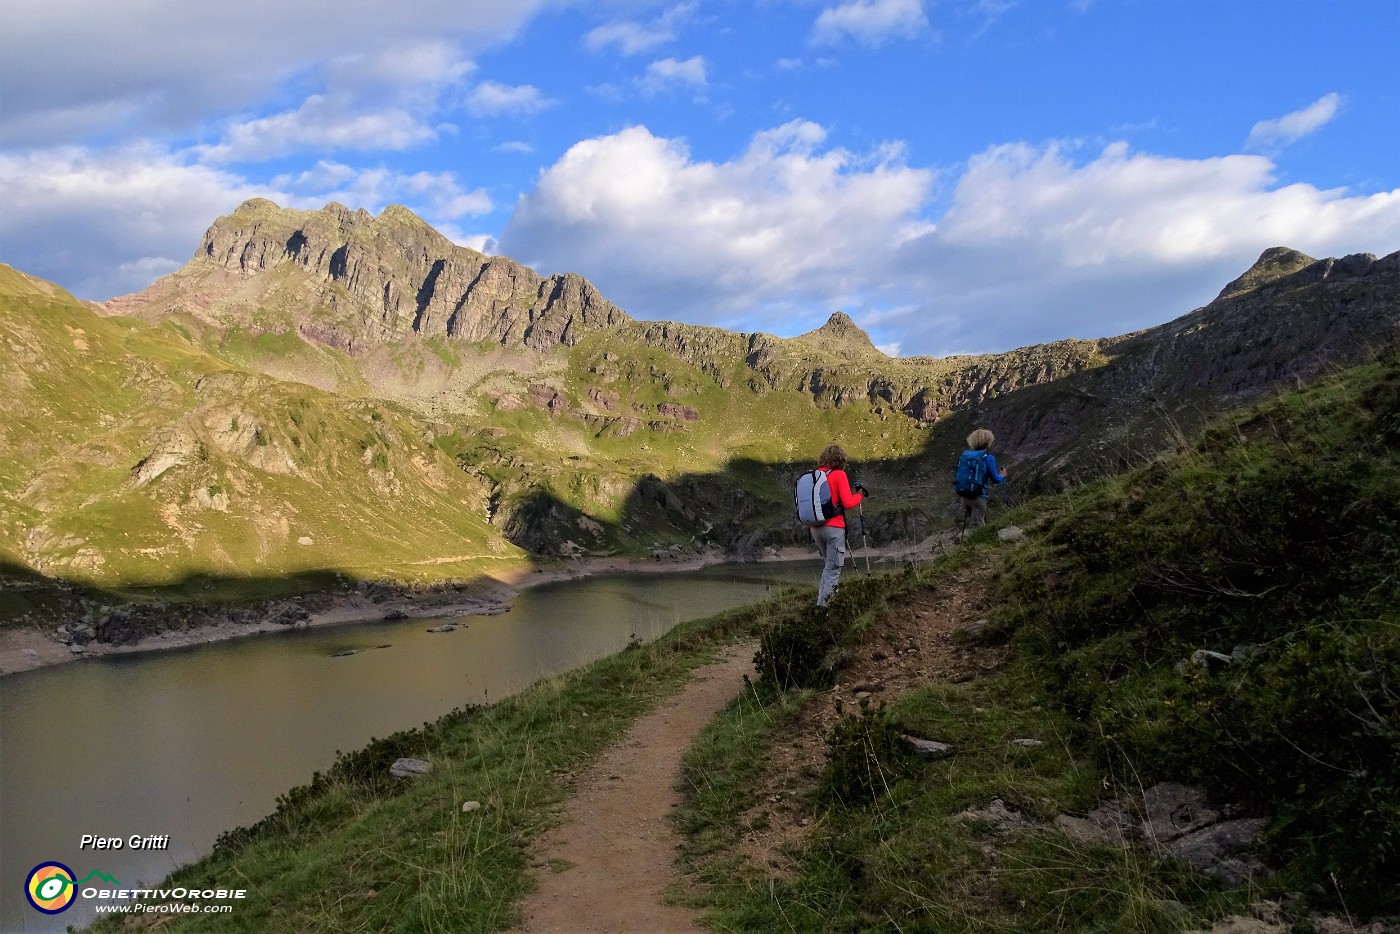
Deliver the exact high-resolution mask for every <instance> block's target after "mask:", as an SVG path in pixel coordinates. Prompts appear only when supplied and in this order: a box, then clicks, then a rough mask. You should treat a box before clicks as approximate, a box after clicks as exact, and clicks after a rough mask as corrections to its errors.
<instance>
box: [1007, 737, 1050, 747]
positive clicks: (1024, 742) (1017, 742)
mask: <svg viewBox="0 0 1400 934" xmlns="http://www.w3.org/2000/svg"><path fill="white" fill-rule="evenodd" d="M1011 745H1013V746H1020V747H1021V748H1022V749H1036V748H1038V747H1040V746H1044V745H1045V740H1043V739H1013V740H1012V741H1011Z"/></svg>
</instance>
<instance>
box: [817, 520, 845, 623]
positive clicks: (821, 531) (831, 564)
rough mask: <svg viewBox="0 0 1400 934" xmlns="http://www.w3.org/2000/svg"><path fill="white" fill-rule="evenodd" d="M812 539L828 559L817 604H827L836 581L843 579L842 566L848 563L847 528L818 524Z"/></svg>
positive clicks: (818, 592)
mask: <svg viewBox="0 0 1400 934" xmlns="http://www.w3.org/2000/svg"><path fill="white" fill-rule="evenodd" d="M812 541H814V542H816V543H817V551H819V552H821V556H822V558H823V559H824V560H825V561H826V565H825V566H824V567H823V568H822V582H821V586H820V587H819V588H818V589H817V606H826V601H828V600H830V599H831V592H832V591H833V590H835V589H836V582H837V581H839V580H840V579H841V568H843V567H844V566H845V564H846V530H845V529H843V528H838V527H836V526H831V525H823V526H818V527H817V528H815V529H813V530H812Z"/></svg>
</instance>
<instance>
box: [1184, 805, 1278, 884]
mask: <svg viewBox="0 0 1400 934" xmlns="http://www.w3.org/2000/svg"><path fill="white" fill-rule="evenodd" d="M1268 824H1269V822H1268V821H1267V820H1265V819H1263V818H1259V817H1245V818H1239V819H1237V820H1227V821H1223V822H1221V823H1219V824H1212V825H1211V826H1209V827H1205V828H1202V829H1201V830H1197V831H1195V832H1193V833H1189V834H1187V835H1186V836H1184V837H1180V838H1178V839H1176V840H1173V841H1172V842H1171V843H1168V844H1167V845H1166V846H1164V847H1163V849H1164V850H1166V852H1168V853H1170V854H1171V855H1172V856H1174V857H1175V858H1177V859H1179V860H1181V861H1182V862H1183V863H1187V864H1189V865H1191V866H1195V867H1196V868H1197V869H1199V870H1201V871H1202V872H1204V873H1206V874H1207V875H1211V876H1214V877H1215V878H1217V879H1220V880H1221V881H1223V882H1226V883H1228V884H1230V885H1241V884H1243V883H1244V882H1246V881H1248V880H1249V879H1250V878H1251V877H1254V876H1258V875H1262V874H1263V873H1264V872H1265V871H1267V870H1266V867H1265V866H1264V864H1263V863H1262V862H1261V861H1260V860H1259V858H1258V857H1257V856H1255V855H1254V854H1252V853H1246V852H1244V851H1245V850H1246V849H1248V848H1249V847H1250V846H1252V845H1253V844H1254V843H1255V841H1257V840H1258V839H1259V836H1260V834H1262V833H1263V832H1264V828H1265V827H1266V826H1268Z"/></svg>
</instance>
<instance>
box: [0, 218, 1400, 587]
mask: <svg viewBox="0 0 1400 934" xmlns="http://www.w3.org/2000/svg"><path fill="white" fill-rule="evenodd" d="M11 278H12V279H13V280H14V281H13V282H9V280H6V281H7V282H8V285H7V286H6V288H5V289H3V290H0V292H2V293H3V294H0V305H3V306H4V307H3V308H0V311H4V313H5V315H8V317H5V318H0V325H4V327H5V328H6V329H7V333H9V334H11V335H12V337H11V338H10V340H11V341H12V342H18V344H17V346H23V347H25V348H26V349H25V354H26V355H27V356H26V359H28V360H30V361H31V362H30V363H29V364H26V365H25V366H24V367H22V368H13V369H12V370H7V371H5V372H3V373H0V376H3V378H4V380H5V385H7V386H10V387H11V389H12V390H13V391H12V393H11V395H12V396H13V397H14V398H15V399H16V400H18V401H17V402H16V406H15V408H16V413H17V414H16V416H15V417H14V418H12V419H11V424H10V425H9V426H8V428H5V427H0V438H4V439H6V440H7V441H9V442H13V443H12V444H11V455H12V456H10V457H9V458H0V507H3V508H0V530H8V531H5V534H6V535H9V536H10V539H11V546H7V547H8V549H9V550H8V553H9V554H10V555H12V556H13V557H14V558H15V559H16V561H17V562H19V563H24V564H26V565H28V566H29V567H32V568H37V567H43V568H46V569H52V570H54V571H55V572H61V573H71V572H73V571H75V570H85V571H86V572H89V573H91V574H93V575H100V574H102V573H105V574H108V575H109V576H125V577H129V576H130V575H132V574H136V573H138V572H139V573H141V574H144V575H147V576H148V577H149V579H152V580H157V579H160V580H164V579H174V578H178V576H179V574H180V573H183V570H182V569H184V568H186V567H187V566H190V565H189V562H193V563H194V565H197V566H200V567H208V568H219V569H231V568H233V567H235V566H236V565H237V564H238V563H239V562H240V561H242V560H243V559H242V557H240V556H241V555H252V556H255V560H257V561H259V562H268V564H269V568H270V570H271V572H272V573H276V568H277V567H282V566H284V565H285V566H286V567H296V568H298V569H301V568H305V567H307V566H309V565H310V564H317V563H318V562H322V563H320V564H319V565H318V566H321V567H330V566H345V565H346V564H353V565H354V566H355V567H356V569H357V571H356V573H362V572H363V573H368V572H369V571H370V570H372V568H373V567H374V566H375V564H376V562H381V561H384V562H386V563H385V566H384V573H386V574H390V575H398V576H410V577H414V578H416V577H418V576H421V575H423V574H428V575H431V574H432V573H435V571H434V570H433V569H439V570H444V572H445V569H446V568H448V567H449V566H450V565H452V564H453V563H454V562H455V563H456V565H457V566H456V567H455V569H454V570H453V573H454V574H457V575H458V576H461V575H463V574H465V573H467V572H468V571H469V569H470V568H472V567H477V566H481V565H482V564H483V562H486V563H490V562H498V561H507V562H509V561H516V560H520V559H521V558H522V557H524V555H523V553H522V552H519V551H516V550H515V548H520V549H524V552H527V553H529V554H530V555H533V556H563V555H578V554H585V553H591V554H616V553H624V554H647V553H655V554H665V555H671V554H675V553H677V550H678V549H679V550H680V551H681V552H684V551H686V550H691V551H694V550H707V551H708V550H719V551H723V552H727V553H730V554H735V555H740V556H743V555H750V554H753V553H754V551H755V550H757V549H760V548H763V547H766V546H770V545H781V544H796V543H798V542H799V541H800V539H801V538H802V530H801V529H800V528H797V527H795V526H794V525H793V523H792V521H791V517H790V516H789V512H790V509H789V507H788V505H787V503H786V499H787V491H786V486H787V485H788V482H789V481H788V474H789V473H790V472H791V471H792V470H793V469H794V467H795V465H797V464H801V463H806V462H807V461H808V460H809V459H810V458H811V457H812V456H813V455H814V453H815V452H816V451H817V450H820V448H821V446H823V445H825V444H826V443H829V442H830V441H831V440H832V439H837V440H840V441H841V442H842V443H843V444H845V445H846V446H847V448H848V450H850V451H851V453H852V456H853V457H854V458H855V459H856V461H857V462H858V463H859V464H860V465H861V467H860V469H861V473H862V475H863V477H864V479H865V480H866V482H867V484H868V485H869V486H871V487H872V488H874V489H878V490H879V491H880V495H879V496H878V497H877V498H876V499H873V500H872V502H871V504H870V506H869V507H868V508H867V509H866V510H865V512H866V517H867V518H868V520H869V522H870V525H869V532H870V539H871V541H872V542H875V543H882V542H889V541H894V540H910V539H914V540H917V539H920V538H923V537H924V536H925V535H926V534H928V532H929V531H930V530H931V529H933V528H935V527H937V525H938V523H939V521H940V514H941V512H942V510H943V507H944V506H945V505H946V503H945V500H946V499H947V498H948V496H949V495H950V494H948V493H947V476H946V475H947V473H948V471H949V470H951V465H952V463H953V462H954V461H955V460H956V454H957V452H958V451H959V450H960V449H961V446H962V438H963V437H964V436H965V435H966V433H967V431H968V430H969V429H970V428H972V427H974V426H976V425H987V426H990V427H992V428H993V429H994V430H995V431H996V433H997V438H998V445H997V447H998V453H999V454H1000V455H1001V456H1002V459H1003V461H1004V462H1005V463H1007V464H1008V465H1009V466H1011V468H1012V470H1013V475H1014V477H1015V483H1014V485H1013V487H1014V488H1013V490H1012V492H1013V493H1014V492H1015V491H1021V492H1022V493H1024V492H1026V491H1033V490H1037V489H1054V488H1059V487H1061V486H1063V485H1065V484H1072V483H1076V482H1079V481H1080V480H1082V479H1084V478H1085V477H1087V476H1092V475H1096V474H1101V473H1104V472H1109V471H1114V470H1118V469H1121V468H1122V467H1123V466H1124V465H1128V464H1133V463H1139V462H1141V461H1143V460H1145V459H1149V458H1151V457H1154V456H1155V455H1156V454H1157V453H1159V452H1161V451H1163V450H1166V449H1168V448H1170V447H1171V446H1173V445H1174V444H1176V443H1177V442H1178V441H1179V440H1180V439H1181V438H1182V437H1183V436H1185V435H1189V434H1190V433H1191V432H1192V431H1194V429H1195V428H1196V427H1197V426H1199V425H1200V424H1202V423H1203V422H1204V421H1205V420H1207V419H1209V418H1210V417H1212V416H1213V415H1214V414H1216V413H1218V412H1220V411H1222V410H1223V409H1225V408H1227V407H1230V406H1234V405H1237V404H1240V403H1243V402H1246V401H1249V400H1250V399H1252V398H1255V397H1257V396H1259V395H1261V394H1264V393H1267V392H1269V391H1271V390H1272V389H1273V388H1275V387H1281V386H1291V385H1295V384H1297V383H1298V382H1300V381H1304V380H1307V379H1309V378H1310V377H1311V376H1313V375H1315V374H1316V373H1318V372H1320V371H1322V370H1324V369H1326V368H1328V367H1334V366H1340V365H1345V364H1348V363H1351V362H1355V361H1359V360H1361V359H1365V358H1366V357H1367V356H1369V355H1370V354H1372V353H1373V352H1374V351H1375V350H1377V349H1378V348H1380V347H1383V346H1385V345H1387V344H1389V343H1392V342H1394V341H1395V340H1397V338H1400V254H1392V255H1390V256H1387V257H1384V258H1382V259H1377V258H1375V257H1372V256H1369V255H1364V254H1363V255H1355V256H1348V257H1343V258H1341V259H1324V260H1313V259H1312V258H1310V257H1307V256H1304V255H1303V254H1301V253H1297V252H1296V251H1292V250H1288V249H1284V248H1278V249H1273V250H1269V251H1266V252H1265V254H1264V255H1263V256H1262V257H1261V258H1260V260H1259V262H1258V263H1256V264H1255V265H1254V266H1253V267H1251V269H1249V270H1247V271H1246V272H1245V273H1244V274H1243V275H1241V276H1240V277H1239V278H1237V279H1236V280H1235V281H1233V282H1231V283H1230V284H1229V285H1227V286H1226V287H1225V288H1224V289H1223V290H1222V292H1221V295H1220V296H1219V297H1218V298H1217V299H1215V300H1214V301H1212V302H1211V303H1210V304H1209V305H1207V306H1205V307H1203V308H1200V309H1196V310H1195V311H1192V312H1190V313H1189V314H1187V315H1184V316H1183V317H1181V318H1179V319H1177V320H1175V321H1172V322H1168V323H1166V324H1163V325H1159V326H1158V327H1155V328H1150V329H1147V330H1144V331H1140V332H1138V333H1135V334H1130V335H1123V336H1118V337H1109V338H1103V339H1098V340H1065V341H1059V342H1055V343H1052V344H1045V345H1038V346H1032V347H1024V348H1019V349H1016V350H1012V351H1008V352H1006V353H999V354H987V355H980V356H961V357H950V358H946V359H937V358H929V357H915V358H891V357H888V356H886V355H884V354H882V353H881V352H880V351H879V350H878V349H876V348H875V347H874V346H873V345H872V344H871V342H870V339H869V337H868V336H867V335H866V334H864V332H862V331H861V330H860V329H859V328H858V327H857V326H856V325H855V323H854V322H853V321H851V319H850V318H849V317H848V316H846V315H844V314H840V313H838V314H836V315H833V316H832V318H831V320H830V321H828V322H827V323H826V324H825V325H823V326H822V327H820V328H817V329H815V330H814V331H811V332H809V333H807V334H803V335H800V336H798V337H793V338H779V337H775V336H773V335H770V334H763V333H752V334H743V333H735V332H730V331H726V330H723V329H720V328H714V327H701V326H694V325H686V324H679V323H676V322H666V321H639V320H635V319H633V318H631V317H630V316H628V315H627V314H626V313H625V312H623V311H622V310H620V309H618V308H617V307H616V306H615V305H612V304H611V303H610V302H608V301H607V300H606V299H605V298H604V297H603V296H602V295H601V294H600V293H599V292H598V290H597V289H596V288H594V287H593V286H592V285H591V284H589V283H588V282H587V281H586V280H584V279H582V278H581V277H579V276H577V275H572V274H566V275H557V276H549V277H545V276H540V275H538V274H536V273H535V272H533V271H532V270H530V269H528V268H526V267H524V266H521V265H519V264H517V263H515V262H513V261H511V260H509V259H507V258H504V257H488V256H485V255H483V254H480V253H477V252H475V251H472V250H468V249H465V248H463V247H459V246H456V245H454V244H452V243H451V242H450V241H448V240H447V239H446V238H444V237H442V236H441V235H440V234H438V233H437V232H436V231H434V230H432V228H430V227H429V226H428V225H426V224H425V223H423V222H422V221H421V220H419V219H418V218H417V217H415V216H414V215H413V214H412V213H411V212H409V211H407V210H405V209H402V208H389V209H386V210H385V211H383V212H382V213H381V214H380V215H379V216H378V217H373V216H371V215H369V214H368V213H367V212H364V211H353V212H352V211H350V210H348V209H346V208H344V207H343V206H340V205H330V206H327V207H326V208H325V209H323V210H321V211H293V210H287V209H283V208H280V207H278V206H276V205H274V204H272V203H271V202H268V201H261V200H254V201H251V202H248V203H246V204H244V205H243V206H242V207H240V208H239V209H238V210H237V211H235V212H234V213H233V214H231V215H229V216H227V217H223V218H220V219H218V220H217V221H216V222H215V223H214V224H213V225H212V226H211V227H210V229H209V232H208V233H207V234H206V236H205V237H204V238H203V240H202V242H201V244H200V246H199V248H198V249H197V251H196V255H195V257H194V258H193V259H192V260H191V262H190V263H189V264H187V265H186V266H185V267H184V268H182V269H181V270H179V271H177V272H175V273H173V274H172V275H170V276H167V277H165V278H164V279H161V280H159V281H157V282H156V283H153V284H152V285H151V286H150V287H149V288H147V289H146V290H144V291H143V292H141V293H138V294H136V295H132V296H125V297H122V298H119V299H114V300H112V301H110V302H107V303H105V305H103V306H102V307H101V309H100V310H101V312H102V313H103V315H105V317H97V316H94V315H92V314H91V311H90V310H87V309H82V308H81V305H80V303H77V302H75V301H73V300H72V299H71V297H66V296H63V295H62V294H61V290H58V289H56V287H50V289H49V290H48V291H46V290H45V289H44V288H42V287H41V286H42V285H45V284H38V285H36V284H35V283H34V282H33V281H32V280H28V279H26V278H23V277H21V276H20V274H18V273H15V274H14V275H13V276H11ZM85 315H86V316H88V317H85ZM72 335H77V336H72ZM88 370H90V371H91V372H92V375H93V376H97V377H100V379H97V380H96V381H95V380H94V379H93V378H91V377H87V378H84V377H83V376H82V374H83V373H84V372H86V371H88ZM64 374H67V376H64ZM60 377H63V378H60ZM68 377H71V378H68ZM269 377H272V378H271V379H269ZM98 383H100V384H101V385H103V386H106V387H108V389H107V390H105V391H104V392H105V394H102V393H99V394H94V393H93V391H92V388H93V386H94V385H97V384H98ZM55 413H59V414H61V415H62V417H61V418H58V419H55ZM92 424H101V425H103V426H104V427H105V429H106V431H107V436H108V437H110V438H114V439H115V438H118V437H119V438H120V441H119V442H116V441H113V442H111V443H107V444H105V445H103V446H102V450H101V452H100V454H99V453H95V452H94V448H95V447H97V445H96V444H95V442H94V440H93V438H92V437H91V431H90V427H89V426H91V425H92ZM114 430H115V431H117V432H118V434H114ZM88 461H91V463H92V464H94V465H96V466H97V467H98V468H100V470H102V471H104V473H102V474H101V476H102V477H104V478H106V479H104V480H103V481H102V483H96V482H94V481H91V480H88V481H80V478H79V477H78V476H77V475H75V474H74V470H73V465H75V464H81V463H85V462H88ZM454 467H455V468H456V469H455V470H454V469H453V468H454ZM444 469H445V470H447V471H448V472H449V474H450V475H449V474H444V473H443V471H444ZM85 484H86V485H85ZM103 484H105V486H104V485H103ZM298 491H300V492H298ZM304 496H312V497H313V498H315V499H316V501H317V502H321V501H325V502H327V503H333V504H335V507H334V508H335V509H336V510H340V511H343V510H345V509H349V510H350V512H351V513H353V515H351V514H350V513H347V519H346V520H344V521H342V522H341V523H340V526H346V527H347V528H348V527H349V526H348V525H347V524H346V523H347V522H348V523H351V524H354V525H355V526H356V527H359V528H364V529H373V528H383V529H387V528H390V527H393V528H395V529H396V532H395V533H394V535H393V536H392V539H385V540H384V541H377V540H376V537H375V536H374V535H370V536H363V535H357V536H350V537H346V536H344V535H341V534H340V530H339V527H338V526H337V525H335V524H334V523H333V524H330V525H324V524H318V523H317V522H315V521H311V519H312V516H311V513H310V512H308V511H306V510H304V509H303V508H302V506H301V505H300V498H301V497H304ZM443 496H446V497H447V499H448V500H449V501H451V502H452V504H453V505H452V506H451V507H450V508H445V507H443V506H441V505H435V503H437V501H438V500H439V499H440V498H441V497H443ZM7 504H8V505H7ZM95 506H98V507H100V508H94V507H95ZM104 509H105V510H109V511H112V512H113V513H114V514H115V513H120V514H121V515H123V516H124V517H125V518H123V519H122V522H123V523H125V525H121V524H117V523H114V522H113V521H112V520H111V519H110V518H104V515H103V510H104ZM56 511H57V512H61V513H62V515H61V516H59V517H56V516H55V515H53V513H55V512H56ZM407 512H414V513H415V514H417V515H419V516H420V518H417V519H414V520H413V521H406V520H405V519H404V518H403V517H404V516H405V515H406V513H407ZM449 516H450V517H451V518H450V519H448V517H449ZM298 517H300V518H298ZM435 517H440V518H442V519H444V520H448V521H447V522H446V526H445V527H446V528H447V529H449V530H448V531H445V532H444V531H442V529H443V528H444V526H443V522H441V521H439V518H435ZM429 524H431V525H432V526H433V527H435V528H439V532H438V533H437V537H436V538H435V539H434V541H433V544H432V549H431V551H432V554H433V555H434V556H436V557H432V556H430V559H431V560H430V563H429V564H428V565H423V564H422V563H421V562H419V561H417V560H416V559H413V558H412V555H413V554H414V552H415V550H421V545H419V544H415V540H416V535H417V534H418V532H416V531H414V530H421V529H423V528H426V527H427V526H428V525H429ZM137 527H139V528H140V539H141V541H140V543H139V545H138V544H137V543H136V542H135V541H134V540H135V539H136V538H137V535H136V533H135V529H136V528H137ZM452 529H456V530H459V531H451V530H452ZM466 529H470V534H468V533H466V532H463V531H460V530H466ZM117 530H124V531H121V532H120V535H118V537H117V538H113V536H114V534H117ZM124 539H131V540H132V542H131V544H130V545H128V544H127V542H126V541H125V540H124ZM303 539H305V540H308V541H310V542H312V543H313V544H311V545H303V544H301V541H302V540H303ZM114 542H115V545H116V548H117V551H118V552H120V554H117V553H114V552H112V551H111V548H112V546H113V543H114ZM233 542H236V543H237V548H236V549H235V548H234V547H233V546H232V545H231V543H233ZM328 543H329V544H328ZM512 546H514V547H512ZM351 555H353V559H352V558H351V557H350V556H351ZM449 558H450V559H452V561H449V562H448V564H445V565H441V566H439V565H438V564H432V563H431V562H432V561H439V560H442V561H446V560H447V559H449ZM458 558H461V559H462V560H461V561H457V559H458ZM337 562H339V564H337ZM391 565H392V566H391Z"/></svg>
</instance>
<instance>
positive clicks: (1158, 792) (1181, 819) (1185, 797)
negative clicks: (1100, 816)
mask: <svg viewBox="0 0 1400 934" xmlns="http://www.w3.org/2000/svg"><path fill="white" fill-rule="evenodd" d="M1142 810H1143V813H1142V836H1143V838H1144V839H1146V840H1152V841H1156V842H1157V843H1168V842H1170V841H1172V840H1175V839H1177V838H1178V837H1183V836H1185V835H1187V834H1189V833H1194V832H1195V831H1197V830H1200V829H1201V828H1203V827H1208V826H1210V825H1211V824H1214V823H1215V822H1216V821H1218V820H1220V812H1219V811H1216V810H1214V809H1213V808H1211V807H1210V806H1209V805H1208V804H1207V803H1206V793H1205V792H1204V791H1202V790H1201V789H1199V788H1193V787H1191V786H1189V785H1182V784H1179V783H1177V782H1161V783H1160V784H1157V785H1153V786H1152V787H1151V788H1149V789H1147V790H1146V791H1145V792H1143V794H1142Z"/></svg>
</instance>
